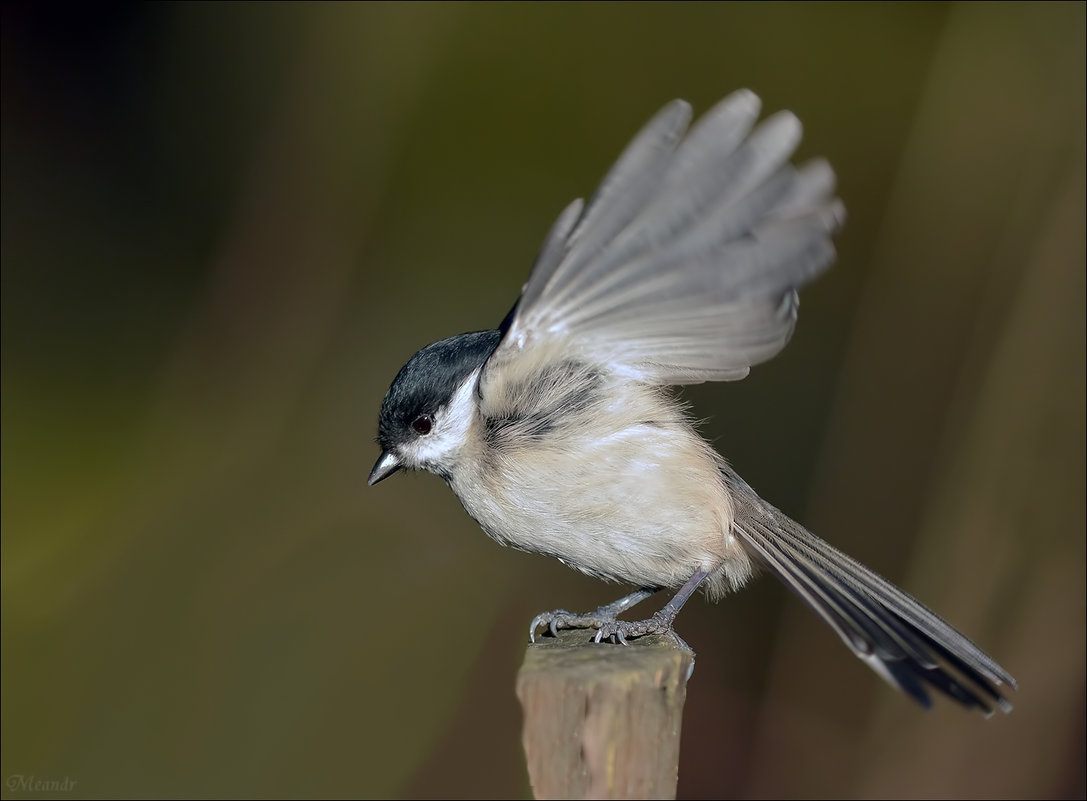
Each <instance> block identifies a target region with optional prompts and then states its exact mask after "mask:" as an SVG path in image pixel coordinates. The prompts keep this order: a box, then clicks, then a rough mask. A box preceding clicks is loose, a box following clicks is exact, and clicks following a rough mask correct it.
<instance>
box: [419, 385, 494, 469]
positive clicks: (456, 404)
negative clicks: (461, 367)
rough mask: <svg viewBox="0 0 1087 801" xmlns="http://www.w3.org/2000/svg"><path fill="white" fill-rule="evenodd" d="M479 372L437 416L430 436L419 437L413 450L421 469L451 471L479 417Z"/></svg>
mask: <svg viewBox="0 0 1087 801" xmlns="http://www.w3.org/2000/svg"><path fill="white" fill-rule="evenodd" d="M478 377H479V370H476V371H475V372H473V373H472V374H471V375H470V376H468V378H466V379H465V380H464V383H462V384H461V385H460V386H459V387H457V391H456V392H454V393H453V397H452V399H450V401H449V403H448V405H446V406H443V407H442V408H441V409H439V410H438V412H437V414H436V415H435V416H434V426H433V428H432V429H431V432H430V434H428V435H426V436H424V437H419V439H417V440H416V441H415V442H414V443H413V445H412V446H411V448H410V454H411V455H410V459H411V461H413V462H415V463H416V464H418V465H419V466H420V467H424V468H428V467H431V466H440V467H443V468H448V467H450V463H451V462H452V461H453V460H454V459H455V456H456V453H457V451H458V450H460V448H461V447H462V446H463V445H464V442H465V440H466V439H467V437H468V431H469V429H470V428H471V426H472V420H473V419H474V417H475V414H476V379H477V378H478Z"/></svg>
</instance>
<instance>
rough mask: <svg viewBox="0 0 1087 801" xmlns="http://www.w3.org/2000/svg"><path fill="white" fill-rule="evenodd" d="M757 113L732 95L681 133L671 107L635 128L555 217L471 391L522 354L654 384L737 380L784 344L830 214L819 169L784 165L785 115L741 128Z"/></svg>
mask: <svg viewBox="0 0 1087 801" xmlns="http://www.w3.org/2000/svg"><path fill="white" fill-rule="evenodd" d="M759 109H760V102H759V99H758V98H757V97H756V96H755V95H754V94H753V93H752V92H749V91H746V90H742V91H739V92H736V93H734V94H732V95H731V96H729V97H727V98H726V99H725V100H723V101H721V102H720V103H719V104H718V105H717V106H716V107H714V108H713V109H712V110H711V111H709V112H708V113H707V114H706V115H705V116H704V117H703V118H702V119H701V120H700V121H699V122H698V124H697V125H695V126H694V127H693V128H692V129H691V130H690V132H689V133H688V132H687V126H688V123H689V121H690V118H691V109H690V106H689V105H688V104H687V103H685V102H683V101H682V100H675V101H672V102H671V103H669V104H668V105H667V106H665V107H664V108H663V109H662V110H661V111H660V112H659V113H658V114H657V115H656V116H655V117H653V119H652V120H650V121H649V123H648V124H647V125H646V126H645V127H644V128H643V129H642V130H641V132H639V133H638V135H637V136H636V137H635V138H634V140H633V141H632V142H631V143H630V144H629V145H628V146H627V148H626V150H625V151H624V152H623V154H622V156H620V158H619V160H618V162H616V164H615V166H614V167H612V168H611V170H610V171H609V172H608V174H607V175H606V176H605V178H604V180H603V182H602V183H601V184H600V187H599V188H598V189H597V190H596V193H595V195H593V197H592V199H591V200H590V201H589V203H588V204H585V205H583V204H582V202H581V201H580V200H577V201H575V202H574V203H572V204H571V205H570V206H569V207H567V209H566V210H565V211H564V212H563V213H562V214H561V215H560V216H559V218H558V220H557V221H556V222H555V224H554V226H553V227H552V229H551V231H550V233H549V234H548V236H547V239H546V240H545V241H544V244H543V247H542V248H541V250H540V254H539V256H538V257H537V259H536V264H535V265H534V267H533V269H532V273H531V275H530V276H529V279H528V282H527V283H526V284H525V286H524V290H523V292H522V294H521V297H520V299H519V300H518V302H517V304H516V305H515V306H514V308H513V310H512V311H511V312H510V314H509V315H508V316H507V318H506V320H505V321H504V323H503V325H502V331H503V338H502V340H501V343H500V344H499V346H498V347H497V348H496V350H495V352H494V353H493V354H492V356H491V358H490V360H489V362H488V365H487V368H485V371H484V374H483V384H482V385H481V391H483V392H484V393H486V386H487V383H486V382H487V375H488V372H490V371H491V368H493V367H496V366H498V365H500V364H508V363H510V362H511V361H512V360H514V359H517V358H520V357H521V356H522V355H526V356H527V355H528V353H529V351H532V352H534V353H536V354H539V355H541V356H543V358H544V360H545V361H546V360H547V359H548V358H549V357H548V354H563V355H564V357H568V356H570V355H576V356H578V357H579V358H582V359H585V360H587V361H589V362H592V363H597V364H602V365H608V366H609V367H610V368H611V369H613V370H615V371H617V372H619V373H622V374H625V375H628V376H629V377H631V378H633V379H636V380H640V381H644V382H647V383H651V384H657V385H667V384H691V383H698V382H701V381H727V380H733V379H738V378H743V377H744V376H745V375H747V373H748V371H749V369H750V368H751V366H752V365H753V364H757V363H759V362H762V361H766V360H767V359H769V358H771V357H772V356H774V355H775V354H776V353H777V352H778V351H779V350H781V349H782V348H783V347H784V346H785V343H786V342H787V341H788V339H789V336H790V335H791V333H792V330H793V326H794V324H795V321H796V311H797V295H796V288H797V287H799V286H801V285H802V284H804V283H806V282H807V281H809V280H811V279H812V278H813V277H815V276H816V275H818V274H819V273H820V272H821V271H822V270H824V269H825V268H826V267H827V266H828V265H829V264H830V262H831V260H832V259H833V257H834V247H833V245H832V244H831V234H832V233H833V232H834V231H835V229H836V228H837V227H838V226H839V224H840V223H841V221H842V220H843V218H844V209H843V207H842V205H841V203H840V202H839V201H838V200H837V199H836V198H835V197H834V174H833V172H832V171H831V169H830V167H829V166H828V165H827V164H826V163H825V162H822V161H814V162H810V163H808V164H806V165H804V166H802V167H794V166H792V165H791V164H789V162H788V160H789V157H790V156H791V155H792V152H793V150H794V149H795V148H796V146H797V144H798V143H799V141H800V137H801V128H800V122H799V121H798V120H797V119H796V117H794V116H793V115H792V114H790V113H789V112H784V111H783V112H779V113H777V114H775V115H773V116H771V117H769V118H767V119H766V120H764V121H763V122H762V123H761V124H759V125H758V126H755V121H756V119H757V117H758V115H759ZM685 133H687V135H686V136H684V134H685ZM529 361H534V359H530V360H529Z"/></svg>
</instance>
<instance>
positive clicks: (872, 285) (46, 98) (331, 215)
mask: <svg viewBox="0 0 1087 801" xmlns="http://www.w3.org/2000/svg"><path fill="white" fill-rule="evenodd" d="M1084 8H1085V7H1084V5H1083V4H1082V3H1070V4H1053V5H1050V4H1035V3H1031V4H1021V5H1006V4H1000V5H974V4H969V5H942V4H940V5H929V4H922V3H910V4H889V5H884V4H880V5H862V4H843V5H812V4H803V5H779V4H757V5H747V4H744V5H702V4H699V5H672V4H667V5H664V4H661V5H640V4H639V5H630V4H607V5H563V4H516V5H490V4H479V5H477V4H445V3H443V4H440V5H426V4H405V5H397V4H380V5H361V6H352V5H338V4H335V5H324V4H304V5H303V4H300V5H256V4H253V5H248V4H247V5H220V4H180V5H172V4H146V5H144V4H120V5H112V4H111V5H104V6H96V5H93V4H88V5H85V6H78V5H76V6H71V5H51V4H26V5H21V4H5V5H4V6H3V9H2V10H3V20H2V53H0V57H2V65H3V67H2V76H0V77H2V126H0V131H2V142H0V144H2V159H3V166H2V212H3V213H2V239H0V252H2V259H3V286H2V301H3V319H2V325H3V328H2V335H3V336H2V342H3V380H2V389H3V420H2V423H3V437H2V443H3V499H2V510H3V526H2V531H3V558H2V579H3V580H2V589H3V596H2V615H3V618H2V621H3V656H2V659H0V666H2V672H3V698H2V709H3V712H2V715H3V726H2V736H3V749H2V774H3V776H2V778H3V779H4V787H2V788H0V793H2V794H3V795H4V797H11V798H15V797H23V796H26V795H35V797H44V796H48V795H51V793H48V792H45V793H27V792H25V791H24V790H20V789H19V788H18V787H17V786H15V785H14V784H10V783H9V782H10V780H11V778H12V777H17V776H27V777H29V776H33V777H35V778H37V779H39V780H46V781H61V780H65V779H68V780H71V781H73V782H77V784H76V785H75V790H74V793H75V794H77V795H86V796H92V797H95V796H97V797H106V796H111V797H125V796H142V795H151V796H160V797H179V796H185V795H195V796H211V795H216V796H218V795H223V796H231V797H238V796H255V797H268V796H286V797H302V796H307V797H308V796H327V797H347V796H363V797H376V796H388V795H391V796H399V797H505V796H513V797H525V796H526V795H527V794H528V792H529V790H528V785H527V778H526V775H525V770H524V766H523V760H522V758H521V752H520V744H519V726H520V716H519V711H518V707H517V705H516V701H515V698H514V693H513V684H514V677H515V673H516V670H517V667H518V665H519V662H520V659H521V657H522V655H523V652H524V647H525V642H524V641H525V632H526V625H527V622H528V620H529V619H530V618H531V616H532V615H533V614H535V613H536V612H538V611H540V610H542V609H545V608H553V607H556V606H560V605H561V606H567V607H568V608H591V607H594V606H596V605H597V604H599V603H601V602H604V601H607V600H611V599H612V598H613V597H615V596H616V595H618V594H620V592H621V589H620V588H616V587H608V586H605V585H602V584H599V583H597V582H595V581H593V580H591V579H588V578H585V577H583V576H580V575H579V574H575V573H573V572H570V571H568V570H566V569H565V568H563V567H562V566H561V565H559V564H557V563H553V562H551V561H549V560H546V559H544V558H541V557H535V556H529V555H525V554H520V553H516V552H513V551H508V550H505V549H501V548H498V547H497V546H495V545H494V544H493V543H492V542H490V541H489V540H488V539H486V538H485V537H484V536H483V535H482V534H481V533H480V532H479V531H478V529H477V528H476V526H475V524H474V523H473V522H472V521H471V520H470V519H469V518H468V517H467V516H466V515H465V514H464V512H463V511H462V509H461V508H460V506H459V504H458V502H457V500H456V499H455V498H454V497H453V496H452V494H451V493H450V492H449V491H448V490H447V488H446V487H445V486H444V485H443V484H442V482H440V481H439V480H437V479H435V478H433V477H431V476H424V475H404V476H397V477H396V478H395V479H393V480H391V481H388V482H386V483H384V484H382V485H380V486H379V487H377V488H373V489H368V488H366V486H365V479H366V476H367V474H368V471H369V469H370V467H371V464H372V462H373V459H374V458H375V457H376V455H377V450H376V448H375V446H374V444H373V435H374V433H375V421H376V415H377V411H378V407H379V404H380V402H381V398H382V395H383V393H384V391H385V389H386V387H387V385H388V382H389V380H390V379H391V378H392V376H393V375H394V374H395V372H396V370H397V369H398V368H399V367H400V365H401V364H402V363H403V361H404V360H405V359H406V358H407V357H408V356H410V355H411V354H412V353H413V352H414V351H415V350H416V349H417V348H418V347H420V346H422V345H424V344H426V343H428V342H431V341H433V340H436V339H439V338H442V337H445V336H447V335H450V334H453V333H457V332H461V331H465V330H475V329H479V328H485V327H490V326H493V325H496V324H497V323H498V321H499V320H500V319H501V317H502V315H503V314H504V313H505V311H506V310H507V308H508V306H509V304H510V303H511V302H512V300H513V298H514V297H515V296H516V293H517V292H518V290H519V288H520V285H521V283H522V281H523V280H524V277H525V275H526V273H527V270H528V267H529V265H530V264H531V262H532V259H533V257H534V255H535V249H536V247H537V246H538V244H539V242H540V241H541V240H542V237H543V235H544V233H545V231H546V230H547V228H548V226H549V225H550V223H551V222H552V220H553V218H554V216H555V215H556V214H557V213H558V211H559V210H560V209H561V208H562V207H563V206H564V205H565V204H566V202H568V201H569V200H570V199H571V198H572V197H574V196H577V195H585V194H587V193H589V192H591V191H592V189H593V188H594V186H595V184H596V181H597V180H598V179H599V177H600V176H601V175H602V174H603V172H604V171H605V169H606V168H607V167H608V166H609V165H610V163H611V161H612V159H613V158H614V157H615V156H616V155H617V154H618V152H619V150H620V148H621V147H622V146H623V145H624V144H625V143H626V141H627V140H628V139H629V137H630V136H631V135H632V134H633V133H634V131H635V130H636V129H637V127H638V126H639V125H640V124H641V123H643V122H644V121H645V120H646V119H647V118H648V117H649V116H650V115H651V114H652V113H653V112H654V111H655V110H656V109H657V108H658V107H659V106H661V105H662V104H663V103H664V102H666V101H667V100H669V99H671V98H673V97H684V98H686V99H688V100H690V101H692V102H693V104H694V105H695V107H696V109H697V110H704V109H706V108H707V107H708V106H709V105H710V104H711V103H713V102H714V101H716V100H718V99H719V98H720V97H722V96H724V95H725V94H727V93H728V92H730V91H732V90H733V89H735V88H738V87H740V86H749V87H751V88H753V89H754V90H756V91H757V92H758V93H759V94H760V95H761V96H762V97H763V99H764V102H765V108H766V109H767V111H772V110H776V109H779V108H790V109H792V110H794V111H795V112H796V113H797V114H798V115H799V116H800V118H801V119H802V120H803V121H804V123H805V126H806V139H805V142H804V144H803V145H802V147H801V156H813V155H824V156H826V157H827V158H829V160H830V161H831V163H832V164H833V165H834V167H835V168H836V170H837V172H838V175H839V179H840V194H841V196H842V198H843V199H844V201H845V203H846V205H847V207H848V209H849V213H850V219H849V223H848V226H847V228H846V229H845V231H844V232H843V233H842V235H841V236H840V238H839V253H840V256H839V259H838V262H837V265H836V267H835V268H834V269H833V270H832V271H831V272H829V273H828V274H827V275H825V276H824V277H823V278H821V279H820V280H819V281H818V282H817V283H816V284H815V285H813V286H812V287H810V288H809V289H808V290H806V291H805V293H804V295H803V304H802V305H803V309H802V313H801V317H800V325H799V328H798V331H797V334H796V336H795V337H794V339H793V342H792V343H791V344H790V346H789V347H788V348H787V349H786V350H785V352H784V353H783V354H782V355H781V356H780V357H778V358H777V359H775V360H774V361H773V362H771V363H769V364H766V365H764V366H761V367H759V368H757V369H756V370H755V371H754V372H753V373H752V375H751V376H750V378H749V379H747V380H745V381H743V382H740V383H737V384H731V385H713V386H708V387H706V386H704V387H695V388H691V389H689V390H687V391H686V395H687V396H688V397H689V398H690V399H691V400H692V402H693V403H694V404H695V409H696V412H697V414H698V415H699V416H704V417H706V418H708V422H707V423H706V425H705V431H706V433H707V435H709V436H711V437H713V438H714V439H715V441H716V443H717V444H718V446H719V447H720V448H721V449H722V450H723V451H724V452H725V453H726V454H727V455H728V456H729V458H730V459H731V461H732V463H733V464H734V465H735V466H736V468H737V469H738V470H739V471H740V473H741V474H742V475H744V476H745V477H746V478H747V480H748V481H749V482H750V483H751V484H752V485H753V486H755V487H756V488H758V489H759V490H760V491H761V492H762V494H764V495H765V496H766V497H767V498H768V499H770V500H772V501H773V502H775V503H776V504H777V505H778V506H780V507H781V508H782V509H784V510H785V511H787V512H789V513H791V514H792V515H793V516H795V517H797V518H798V519H799V520H801V521H804V522H805V523H806V524H807V525H808V526H809V527H810V528H812V529H813V530H814V531H815V532H817V533H819V534H821V535H822V536H823V537H825V538H827V539H829V540H830V541H831V542H833V543H834V544H836V545H838V546H839V547H842V548H844V549H845V550H846V551H848V552H849V553H851V554H853V555H855V556H856V557H858V558H860V559H861V560H862V561H864V562H866V563H868V564H869V565H871V566H873V567H874V568H875V569H877V570H878V571H880V572H881V573H883V574H884V575H886V576H888V577H889V578H891V579H893V580H895V581H896V582H898V583H900V584H902V585H903V586H905V587H906V588H907V589H908V590H909V591H911V592H913V593H915V594H917V595H918V596H919V597H920V598H922V599H924V600H925V601H926V602H927V603H928V604H930V605H931V606H933V607H934V608H935V609H937V610H938V611H940V612H941V613H942V614H944V615H945V616H947V617H948V618H949V619H950V620H951V621H953V622H954V623H955V624H956V625H958V626H959V627H960V628H962V629H963V630H965V631H966V632H968V633H969V634H970V635H971V636H972V637H974V638H975V639H976V640H977V641H978V643H979V644H981V645H982V646H983V647H984V648H986V649H987V650H988V651H990V652H991V653H992V654H993V655H994V656H995V657H996V658H997V659H998V660H999V661H1000V662H1001V663H1002V664H1004V665H1005V666H1006V667H1007V668H1008V669H1009V670H1010V671H1011V672H1012V673H1013V674H1014V675H1015V676H1016V677H1017V678H1018V679H1019V681H1020V686H1021V689H1020V691H1019V692H1018V693H1016V694H1015V696H1014V701H1015V703H1016V710H1015V712H1014V713H1013V714H1012V715H1011V716H1009V717H1006V718H1005V717H1001V718H999V719H992V720H989V721H986V720H983V719H981V718H980V717H979V716H976V715H971V714H966V713H964V712H962V711H961V710H960V709H958V708H956V707H954V706H953V705H952V704H951V703H938V704H937V706H936V708H935V709H933V710H932V711H929V712H924V711H922V710H920V709H918V708H915V707H914V706H913V705H912V704H910V703H909V702H908V701H907V700H905V699H904V698H903V697H901V696H899V695H898V694H896V693H894V692H893V691H891V690H890V689H889V688H887V687H886V686H885V685H884V684H883V683H882V682H881V681H880V680H879V678H878V677H876V676H875V675H874V674H873V673H872V672H871V671H869V670H868V669H867V668H865V667H864V666H863V665H862V664H861V663H859V662H858V661H857V660H856V659H855V658H854V657H853V656H852V655H851V654H850V653H848V652H847V650H846V649H844V648H843V647H842V646H841V644H840V642H839V641H838V640H837V638H836V637H835V636H834V635H833V633H832V632H830V631H829V630H828V629H827V628H826V627H825V626H823V625H822V624H821V623H820V622H819V621H818V620H817V619H816V618H815V616H814V615H812V614H811V613H810V612H809V611H808V610H807V609H806V608H804V607H803V606H802V605H801V604H800V603H799V602H798V601H797V600H795V599H794V598H793V597H792V596H791V595H790V594H789V593H788V592H787V591H786V590H785V589H784V588H783V587H781V586H779V585H778V584H777V583H776V582H775V581H773V580H771V579H768V578H766V579H763V580H761V581H758V582H756V583H754V584H753V585H751V586H750V588H749V589H747V590H745V591H744V592H743V593H741V594H739V595H737V596H735V597H732V598H728V599H726V600H725V601H724V602H722V603H720V604H718V605H715V606H710V605H707V604H705V603H704V602H702V601H701V600H699V601H696V602H693V603H692V604H691V605H690V606H689V607H688V609H686V610H685V611H684V614H683V615H682V616H681V617H680V619H679V621H680V623H679V625H680V631H681V632H682V633H683V635H684V637H685V638H686V639H687V640H688V641H689V642H690V643H692V644H693V645H694V647H695V649H696V650H697V651H698V654H699V661H698V669H697V671H696V672H695V675H694V678H693V680H692V682H691V684H690V688H689V697H688V704H687V710H686V719H685V728H684V734H683V750H682V764H681V775H680V785H679V793H680V796H681V797H689V798H699V797H703V798H717V797H733V796H736V797H782V796H785V797H789V796H802V797H849V796H852V797H877V796H878V797H1009V798H1011V797H1016V798H1020V797H1080V798H1082V797H1084V793H1085V789H1084V787H1085V778H1084V747H1085V745H1084V742H1085V741H1084V735H1085V726H1084V709H1085V689H1084V681H1085V667H1084V666H1085V657H1084V648H1085V646H1084V639H1085V634H1084V632H1085V580H1084V574H1085V568H1084V565H1085V552H1084V541H1085V535H1084V526H1085V503H1084V486H1085V456H1084V444H1085V423H1084V410H1085V396H1084V384H1085V378H1084V376H1085V368H1084V364H1085V362H1084V359H1085V356H1084V349H1085V348H1084V340H1085V333H1084V317H1085V311H1084V307H1085V300H1084V296H1085V245H1084V214H1085V210H1084V193H1085V184H1084V175H1085V169H1084V163H1085V158H1084V149H1085V108H1084V92H1085V85H1084V73H1085V66H1084V22H1085V19H1084ZM53 794H55V795H61V796H63V795H66V794H65V793H64V792H59V793H53ZM67 795H68V796H71V795H72V793H71V792H69V793H67Z"/></svg>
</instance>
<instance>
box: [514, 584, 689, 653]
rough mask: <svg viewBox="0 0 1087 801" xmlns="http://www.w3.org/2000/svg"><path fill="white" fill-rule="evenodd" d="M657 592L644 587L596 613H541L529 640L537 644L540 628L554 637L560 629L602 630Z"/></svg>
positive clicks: (532, 628) (530, 627)
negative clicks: (545, 629) (537, 631)
mask: <svg viewBox="0 0 1087 801" xmlns="http://www.w3.org/2000/svg"><path fill="white" fill-rule="evenodd" d="M656 591H657V588H655V587H642V588H641V589H640V590H635V591H634V592H632V593H631V594H630V595H624V596H623V597H622V598H620V599H619V600H618V601H613V602H612V603H610V604H606V605H605V606H601V607H600V608H598V609H597V610H596V611H595V612H587V613H585V614H580V615H579V614H576V613H574V612H567V611H566V610H565V609H556V610H555V611H553V612H541V613H540V614H538V615H536V617H534V618H533V619H532V623H531V625H530V626H529V628H528V639H529V640H530V641H531V642H536V630H537V629H538V628H540V626H546V627H547V630H548V631H550V632H551V636H552V637H554V636H555V635H556V634H557V633H558V630H559V629H597V630H600V628H601V627H602V626H604V625H606V624H608V623H614V622H616V618H617V617H618V616H619V615H621V614H622V613H623V612H625V611H626V610H628V609H630V607H632V606H634V604H638V603H641V602H642V601H644V600H645V599H646V598H648V597H649V596H650V595H652V594H653V593H655V592H656ZM677 611H678V610H677Z"/></svg>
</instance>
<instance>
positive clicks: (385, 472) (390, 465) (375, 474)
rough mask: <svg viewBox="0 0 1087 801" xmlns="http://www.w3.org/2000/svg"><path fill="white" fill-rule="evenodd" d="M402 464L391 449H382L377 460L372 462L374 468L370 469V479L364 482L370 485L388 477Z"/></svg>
mask: <svg viewBox="0 0 1087 801" xmlns="http://www.w3.org/2000/svg"><path fill="white" fill-rule="evenodd" d="M401 467H403V465H402V464H401V463H400V457H399V456H397V455H396V454H395V453H393V452H392V451H382V452H381V456H379V457H377V461H376V462H375V463H374V469H373V470H371V471H370V480H369V481H367V482H366V483H367V484H368V485H370V486H371V487H372V486H374V484H376V483H377V482H379V481H381V479H383V478H388V477H389V476H391V475H392V474H393V473H395V472H396V471H397V470H399V469H400V468H401Z"/></svg>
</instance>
